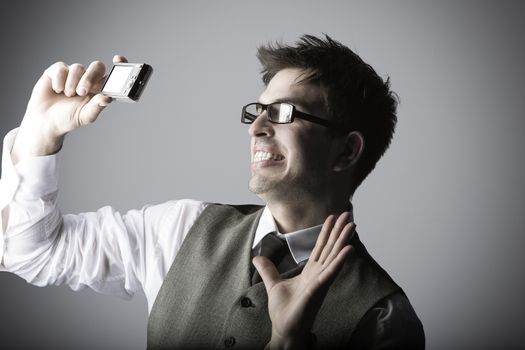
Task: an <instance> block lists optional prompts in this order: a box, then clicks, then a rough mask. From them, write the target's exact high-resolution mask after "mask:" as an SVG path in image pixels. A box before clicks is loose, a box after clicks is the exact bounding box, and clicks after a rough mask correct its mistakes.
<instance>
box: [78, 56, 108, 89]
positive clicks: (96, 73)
mask: <svg viewBox="0 0 525 350" xmlns="http://www.w3.org/2000/svg"><path fill="white" fill-rule="evenodd" d="M105 75H106V65H105V64H104V63H102V62H101V61H93V62H91V64H90V65H89V67H88V69H87V70H86V71H85V73H84V75H83V76H82V79H80V82H79V83H78V87H77V89H76V93H77V94H78V95H79V96H85V95H86V94H88V93H93V94H96V93H99V92H100V89H101V88H102V83H103V82H104V79H105Z"/></svg>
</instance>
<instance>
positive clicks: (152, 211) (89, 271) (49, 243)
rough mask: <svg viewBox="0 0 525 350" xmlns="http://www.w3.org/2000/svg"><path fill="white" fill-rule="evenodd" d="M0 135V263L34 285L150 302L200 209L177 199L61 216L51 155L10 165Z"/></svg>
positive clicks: (8, 140) (201, 206)
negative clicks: (136, 207) (0, 219)
mask: <svg viewBox="0 0 525 350" xmlns="http://www.w3.org/2000/svg"><path fill="white" fill-rule="evenodd" d="M15 137H16V130H14V131H12V132H10V133H9V134H8V135H7V136H6V138H5V140H4V148H3V155H2V179H0V189H1V192H0V210H2V212H3V214H4V215H2V216H3V222H2V227H5V230H4V229H2V231H1V232H0V268H1V269H2V270H5V271H9V272H12V273H15V274H17V275H18V276H20V277H22V278H24V279H25V280H26V281H27V282H29V283H31V284H34V285H37V286H46V285H59V284H67V285H69V286H70V287H71V288H72V289H73V290H79V289H82V288H85V287H89V288H91V289H93V290H95V291H97V292H101V293H104V294H111V295H117V296H121V297H125V298H126V297H131V296H132V295H133V294H135V293H140V294H146V296H147V297H148V299H154V297H155V295H156V292H157V291H158V288H159V286H160V284H161V282H162V279H163V278H164V275H165V273H166V272H167V270H168V269H169V267H170V266H171V263H172V261H173V259H174V258H175V255H176V254H177V252H178V250H179V248H180V245H181V243H182V241H183V239H184V237H185V235H186V234H187V232H188V231H189V228H191V226H192V225H193V223H194V221H195V220H196V218H197V217H198V215H199V214H200V212H202V210H203V209H204V203H202V202H197V201H189V200H181V201H170V202H166V203H163V204H159V205H147V206H145V207H143V208H142V209H139V210H130V211H128V212H126V213H124V214H121V213H120V212H118V211H117V210H115V209H114V208H112V207H110V206H106V207H103V208H101V209H99V210H98V211H96V212H90V213H81V214H78V215H71V214H67V215H62V214H61V212H60V210H59V208H58V206H57V194H58V181H57V160H56V158H57V156H56V155H51V156H44V157H32V158H28V159H24V160H22V161H21V162H19V163H18V164H16V166H14V165H13V164H12V161H11V157H10V151H11V148H12V145H13V143H14V139H15Z"/></svg>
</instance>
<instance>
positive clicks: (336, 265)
mask: <svg viewBox="0 0 525 350" xmlns="http://www.w3.org/2000/svg"><path fill="white" fill-rule="evenodd" d="M353 249H354V248H353V247H352V246H350V245H345V246H344V247H343V249H341V250H340V251H339V252H338V253H337V255H336V256H335V257H334V259H333V260H332V261H331V262H330V264H328V265H327V266H326V268H325V269H324V270H323V272H321V274H320V276H319V284H320V285H324V284H325V283H328V284H331V283H332V282H333V281H334V279H335V277H336V276H337V273H338V272H339V270H340V269H341V266H342V265H343V264H344V262H345V260H346V259H347V258H348V256H349V255H350V254H351V253H352V251H353Z"/></svg>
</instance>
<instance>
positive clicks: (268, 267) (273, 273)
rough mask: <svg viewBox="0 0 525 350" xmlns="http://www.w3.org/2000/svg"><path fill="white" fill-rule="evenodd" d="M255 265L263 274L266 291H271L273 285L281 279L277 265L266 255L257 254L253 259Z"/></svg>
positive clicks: (260, 273)
mask: <svg viewBox="0 0 525 350" xmlns="http://www.w3.org/2000/svg"><path fill="white" fill-rule="evenodd" d="M252 262H253V265H254V266H255V268H256V269H257V271H258V272H259V275H261V278H262V280H263V283H264V286H265V287H266V292H267V293H270V290H271V289H272V287H273V286H274V285H275V284H276V283H278V282H279V281H280V280H281V275H279V271H277V268H276V267H275V265H274V264H273V263H272V262H271V261H270V260H269V259H268V258H266V257H264V256H256V257H254V258H253V259H252Z"/></svg>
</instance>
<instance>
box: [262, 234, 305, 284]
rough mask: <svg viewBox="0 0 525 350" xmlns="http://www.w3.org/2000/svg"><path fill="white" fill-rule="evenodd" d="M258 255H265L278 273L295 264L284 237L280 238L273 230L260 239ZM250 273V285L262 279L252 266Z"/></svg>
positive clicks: (289, 268)
mask: <svg viewBox="0 0 525 350" xmlns="http://www.w3.org/2000/svg"><path fill="white" fill-rule="evenodd" d="M259 244H260V251H261V253H260V255H262V256H265V257H267V258H268V259H270V261H271V262H273V264H274V265H275V267H277V271H279V273H281V274H282V273H283V272H286V271H288V270H291V269H292V268H294V267H296V266H297V263H296V262H295V260H294V259H293V257H292V254H291V253H290V249H289V248H288V244H287V243H286V241H285V240H284V239H280V238H279V237H277V236H276V235H275V232H272V233H269V234H267V235H266V236H264V238H263V239H262V240H261V242H260V243H259ZM254 270H255V271H254V273H253V275H252V285H253V284H256V283H259V282H261V281H262V279H261V276H260V275H259V272H258V271H257V270H256V269H255V268H254Z"/></svg>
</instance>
